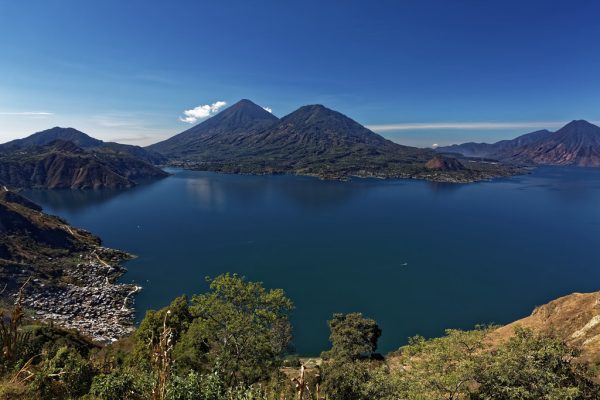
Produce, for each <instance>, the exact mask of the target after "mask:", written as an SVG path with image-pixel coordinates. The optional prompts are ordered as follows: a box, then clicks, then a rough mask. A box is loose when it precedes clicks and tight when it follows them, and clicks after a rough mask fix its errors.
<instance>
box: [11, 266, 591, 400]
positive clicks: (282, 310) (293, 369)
mask: <svg viewBox="0 0 600 400" xmlns="http://www.w3.org/2000/svg"><path fill="white" fill-rule="evenodd" d="M209 283H210V289H209V290H208V291H207V292H206V293H203V294H199V295H195V296H192V298H191V299H188V298H187V297H185V296H182V297H178V298H176V299H175V300H174V301H173V302H172V303H171V304H170V305H169V306H167V307H165V308H163V309H161V310H158V311H149V312H148V313H147V315H146V317H145V318H144V320H143V321H142V322H141V324H140V326H139V328H138V329H137V331H136V332H135V333H134V334H133V335H132V336H130V337H127V338H125V339H122V340H120V341H118V342H115V343H113V344H111V345H108V346H104V347H100V346H98V345H96V344H94V343H92V342H90V341H89V340H86V339H85V338H82V337H81V336H79V335H78V334H77V333H75V332H65V331H62V330H59V329H57V328H55V327H52V326H46V325H29V326H26V325H23V323H22V322H23V310H22V308H21V305H20V301H18V302H17V305H16V307H15V308H14V309H13V310H11V312H9V313H7V314H6V315H5V316H4V318H2V319H1V321H2V322H1V324H0V328H1V329H0V340H1V341H2V349H3V351H2V357H1V358H0V361H1V362H0V367H1V368H2V369H1V379H0V399H78V398H83V399H88V400H92V399H96V400H101V399H106V400H112V399H115V400H116V399H119V400H121V399H140V400H141V399H157V400H158V399H160V400H276V399H278V400H280V399H290V400H291V399H299V400H302V399H304V400H307V399H329V400H363V399H364V400H367V399H369V400H371V399H380V400H396V399H406V400H434V399H435V400H440V399H446V400H461V399H464V400H491V399H500V400H505V399H506V400H508V399H520V400H529V399H531V400H533V399H547V400H560V399H563V400H567V399H569V400H587V399H590V400H591V399H598V398H600V385H598V383H596V381H595V379H594V376H593V375H592V374H591V372H590V370H589V369H588V368H589V366H588V365H585V364H583V363H580V362H579V361H578V360H579V359H578V356H579V353H578V350H577V349H576V348H573V347H570V346H568V345H566V344H565V343H564V342H563V341H561V340H559V339H557V338H555V337H552V336H548V335H539V334H535V333H533V332H532V331H530V330H525V329H517V330H516V331H515V333H514V335H512V336H511V337H510V338H508V339H507V340H503V341H494V340H492V336H491V335H490V334H491V333H492V332H493V331H494V330H495V328H494V327H477V328H476V329H474V330H470V331H462V330H448V331H447V332H446V335H445V336H443V337H440V338H433V339H426V338H423V337H414V338H412V339H410V341H409V344H408V345H406V346H404V347H402V348H400V349H399V350H398V351H396V352H394V353H392V354H389V355H388V356H387V357H386V358H383V357H381V356H379V355H378V354H377V353H375V352H376V350H377V342H378V339H379V337H380V335H381V333H382V332H381V329H380V328H379V326H378V325H377V323H376V322H375V321H374V320H372V319H369V318H365V317H364V316H363V315H362V314H360V313H350V314H335V315H334V316H333V318H332V319H331V320H330V321H329V327H330V329H331V336H330V340H331V349H330V350H328V351H327V352H324V353H323V360H322V363H319V365H303V364H302V359H300V358H299V357H297V356H293V355H289V353H290V351H291V337H292V336H291V327H290V323H289V315H290V312H291V311H292V308H293V305H292V302H291V300H290V299H288V298H287V297H286V296H285V293H284V292H283V291H282V290H280V289H275V290H267V289H265V288H264V287H263V286H262V284H260V283H257V282H249V281H247V280H246V279H244V278H242V277H240V276H237V275H230V274H225V275H221V276H218V277H216V278H214V279H209Z"/></svg>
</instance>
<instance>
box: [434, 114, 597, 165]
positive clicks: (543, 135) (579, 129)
mask: <svg viewBox="0 0 600 400" xmlns="http://www.w3.org/2000/svg"><path fill="white" fill-rule="evenodd" d="M436 151H437V152H439V153H444V154H461V155H463V156H466V157H481V158H492V159H496V160H501V161H503V162H506V163H512V164H528V165H563V166H577V167H600V127H598V126H596V125H594V124H591V123H589V122H587V121H584V120H577V121H572V122H569V123H568V124H567V125H565V126H564V127H562V128H561V129H559V130H558V131H556V132H550V131H547V130H541V131H536V132H532V133H528V134H525V135H522V136H519V137H517V138H515V139H512V140H502V141H500V142H496V143H493V144H487V143H464V144H459V145H452V146H446V147H439V148H437V149H436Z"/></svg>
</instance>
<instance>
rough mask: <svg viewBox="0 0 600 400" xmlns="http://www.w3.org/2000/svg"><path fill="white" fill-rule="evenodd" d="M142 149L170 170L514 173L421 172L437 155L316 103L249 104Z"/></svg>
mask: <svg viewBox="0 0 600 400" xmlns="http://www.w3.org/2000/svg"><path fill="white" fill-rule="evenodd" d="M147 149H148V150H151V151H155V152H158V153H161V154H163V155H164V156H165V157H167V158H169V159H170V160H171V161H170V164H171V165H174V166H179V167H184V168H190V169H198V170H209V171H218V172H227V173H241V174H298V175H311V176H317V177H320V178H323V179H342V180H343V179H349V178H351V177H355V176H356V177H378V178H417V179H428V180H433V181H444V182H472V181H477V180H484V179H490V178H493V177H496V176H507V175H513V174H515V173H518V172H519V171H518V170H517V169H515V168H512V167H505V166H502V165H498V164H493V163H486V162H481V161H472V160H471V161H469V162H467V163H465V165H463V167H461V168H456V166H457V164H456V162H454V161H452V162H446V163H437V164H436V165H435V167H434V168H432V167H431V166H432V165H433V164H431V165H430V166H429V167H427V166H426V164H427V162H428V161H430V160H432V159H434V158H435V157H436V153H435V152H433V151H432V150H428V149H419V148H415V147H409V146H402V145H400V144H397V143H394V142H392V141H390V140H387V139H385V138H383V137H382V136H380V135H378V134H376V133H374V132H372V131H370V130H369V129H367V128H365V127H364V126H362V125H360V124H359V123H357V122H356V121H353V120H352V119H350V118H348V117H346V116H345V115H343V114H341V113H339V112H336V111H333V110H330V109H328V108H326V107H324V106H322V105H308V106H303V107H300V108H299V109H298V110H296V111H294V112H292V113H291V114H289V115H287V116H285V117H283V118H281V119H278V118H277V117H275V116H273V115H272V114H270V113H269V112H267V111H265V110H263V109H262V108H261V107H260V106H258V105H256V104H254V103H252V102H251V101H250V100H241V101H239V102H238V103H236V104H234V105H232V106H231V107H229V108H227V109H226V110H224V111H222V112H220V113H219V114H217V115H215V116H213V117H212V118H209V119H208V120H206V121H204V122H202V123H200V124H198V125H197V126H195V127H193V128H191V129H188V130H187V131H185V132H182V133H180V134H178V135H175V136H173V137H172V138H170V139H167V140H165V141H163V142H159V143H156V144H154V145H151V146H148V147H147ZM447 158H450V157H447ZM451 164H454V167H451V168H449V166H450V165H451Z"/></svg>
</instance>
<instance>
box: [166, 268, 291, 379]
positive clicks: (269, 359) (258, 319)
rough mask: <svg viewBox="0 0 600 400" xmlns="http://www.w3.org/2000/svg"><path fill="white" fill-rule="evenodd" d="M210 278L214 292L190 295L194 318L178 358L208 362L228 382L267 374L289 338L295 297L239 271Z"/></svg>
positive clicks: (277, 361) (285, 346) (180, 347)
mask: <svg viewBox="0 0 600 400" xmlns="http://www.w3.org/2000/svg"><path fill="white" fill-rule="evenodd" d="M207 280H208V282H209V283H210V291H209V292H208V293H205V294H201V295H196V296H193V297H192V305H191V306H190V311H191V314H192V316H193V322H192V323H191V325H190V328H189V329H188V330H187V331H186V332H185V333H184V334H183V336H182V337H181V341H180V343H178V345H176V349H175V355H176V357H180V358H186V359H187V360H196V361H198V360H205V361H206V363H207V369H212V370H219V371H221V373H222V376H223V379H224V380H225V381H226V383H227V384H228V385H230V386H231V385H237V384H240V383H244V384H251V383H253V382H256V381H257V380H259V379H265V378H267V377H268V376H269V375H270V374H271V373H272V372H273V371H276V370H277V368H278V367H279V366H280V364H281V356H282V355H283V353H284V352H285V350H286V348H287V346H288V345H289V343H290V342H291V330H290V324H289V313H290V312H291V310H292V308H293V305H292V302H291V300H289V299H288V298H287V297H286V296H285V293H284V292H283V290H281V289H274V290H266V289H265V288H264V287H263V286H262V284H261V283H260V282H248V281H247V280H246V279H245V278H242V277H240V276H238V275H235V274H234V275H231V274H224V275H220V276H218V277H216V278H215V279H212V280H211V279H207ZM200 343H201V344H202V346H197V344H200ZM199 353H200V354H199ZM176 362H177V361H176Z"/></svg>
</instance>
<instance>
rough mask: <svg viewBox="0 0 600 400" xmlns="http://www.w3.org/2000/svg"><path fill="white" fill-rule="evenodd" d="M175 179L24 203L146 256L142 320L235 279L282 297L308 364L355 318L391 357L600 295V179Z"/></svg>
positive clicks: (134, 277) (141, 264)
mask: <svg viewBox="0 0 600 400" xmlns="http://www.w3.org/2000/svg"><path fill="white" fill-rule="evenodd" d="M170 172H173V173H174V175H173V176H171V177H169V178H166V179H163V180H161V181H158V182H154V183H151V184H145V185H141V186H138V187H136V188H134V189H131V190H127V191H109V190H105V191H68V190H65V191H32V192H28V193H27V194H28V196H29V197H30V198H32V199H33V200H34V201H36V202H38V203H40V204H42V205H43V206H44V208H45V210H46V211H47V212H49V213H52V214H56V215H60V216H62V217H64V218H65V219H66V220H68V221H69V222H70V223H71V224H73V225H75V226H79V227H83V228H85V229H88V230H90V231H92V232H93V233H95V234H97V235H99V236H100V237H101V238H102V239H103V241H104V244H105V245H106V246H109V247H114V248H119V249H123V250H126V251H128V252H131V253H134V254H136V255H138V258H137V259H136V260H134V261H131V262H128V263H127V264H126V266H127V267H128V269H129V272H128V273H127V274H126V275H125V276H124V277H123V279H122V280H123V281H125V282H131V281H134V282H137V283H139V284H141V285H142V286H143V287H144V290H143V292H142V293H141V294H140V295H139V296H138V297H137V300H136V307H137V310H138V318H140V317H142V316H143V314H144V312H145V310H147V309H152V308H159V307H163V306H165V305H166V304H168V303H169V301H170V300H171V299H172V298H174V297H175V296H178V295H180V294H182V293H187V294H193V293H199V292H202V291H205V290H206V289H207V285H206V283H205V281H204V277H205V276H216V275H218V274H220V273H222V272H226V271H229V272H236V273H238V274H241V275H244V276H246V277H247V278H248V279H250V280H257V281H262V282H264V284H265V285H266V286H267V287H273V288H275V287H278V288H283V289H284V290H285V291H286V293H287V294H288V296H289V297H290V298H291V299H292V300H293V301H294V303H295V305H296V309H295V311H294V314H293V323H294V334H295V345H296V348H297V351H298V352H299V353H301V354H308V355H316V354H318V353H319V352H320V351H322V350H325V349H327V348H328V345H329V343H328V329H327V325H326V321H327V319H329V318H330V317H331V315H332V314H333V313H335V312H351V311H360V312H362V313H364V314H365V315H367V316H369V317H372V318H374V319H376V320H377V321H378V322H379V324H380V326H381V327H382V329H383V335H382V337H381V340H380V350H381V351H382V352H387V351H390V350H394V349H396V348H398V347H399V346H400V345H402V344H404V343H406V340H407V338H408V337H409V336H413V335H416V334H421V335H425V336H435V335H440V334H442V333H443V331H444V329H445V328H470V327H473V326H474V325H475V324H478V323H506V322H509V321H512V320H515V319H517V318H520V317H523V316H525V315H527V314H529V313H530V312H531V311H532V309H533V308H534V307H535V306H536V305H539V304H542V303H545V302H547V301H549V300H551V299H553V298H556V297H559V296H561V295H565V294H568V293H571V292H574V291H579V292H585V291H596V290H600V170H599V169H595V170H593V169H576V168H573V169H567V168H541V169H538V170H536V171H534V172H533V173H532V174H530V175H526V176H520V177H514V178H509V179H502V180H497V181H494V182H484V183H475V184H469V185H453V184H433V183H429V182H424V181H406V180H390V181H383V180H360V179H359V180H355V181H353V182H325V181H319V180H317V179H313V178H307V177H293V176H238V175H224V174H214V173H207V172H193V171H181V170H171V171H170Z"/></svg>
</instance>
